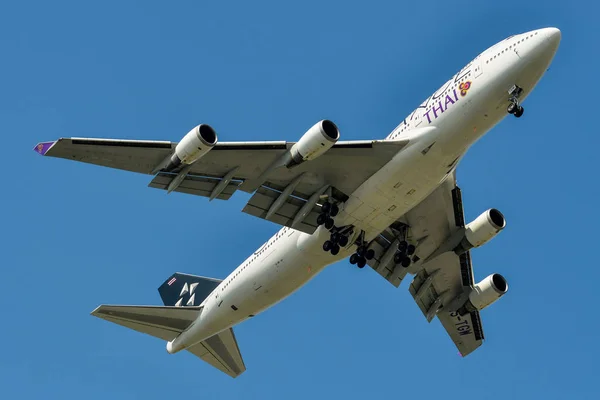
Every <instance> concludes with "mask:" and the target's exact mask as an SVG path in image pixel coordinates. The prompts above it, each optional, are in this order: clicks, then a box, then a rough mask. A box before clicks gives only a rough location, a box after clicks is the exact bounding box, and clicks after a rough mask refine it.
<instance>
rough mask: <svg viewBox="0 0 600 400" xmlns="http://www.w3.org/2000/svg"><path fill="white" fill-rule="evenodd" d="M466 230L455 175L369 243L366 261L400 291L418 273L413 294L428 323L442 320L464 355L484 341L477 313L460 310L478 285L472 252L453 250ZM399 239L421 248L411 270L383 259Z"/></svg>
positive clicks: (411, 287)
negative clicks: (370, 251) (369, 255)
mask: <svg viewBox="0 0 600 400" xmlns="http://www.w3.org/2000/svg"><path fill="white" fill-rule="evenodd" d="M464 226H465V221H464V211H463V204H462V195H461V190H460V188H459V187H458V186H457V185H456V178H455V175H454V172H453V173H452V175H451V176H450V177H448V179H447V180H446V181H445V182H444V183H443V184H442V185H440V186H439V187H438V188H437V189H436V190H435V191H434V192H432V193H431V194H430V195H429V196H428V197H427V198H426V199H425V200H423V201H422V202H421V203H420V204H418V205H417V206H416V207H414V208H413V209H412V210H411V211H409V212H408V213H407V214H406V215H404V216H403V217H402V218H401V219H400V220H398V221H397V222H396V223H395V224H392V226H390V227H389V228H388V229H387V230H386V231H384V232H383V233H382V234H381V235H380V236H379V237H378V238H376V239H375V241H374V242H373V243H371V246H370V247H371V248H373V249H374V250H375V254H376V256H375V258H373V259H372V260H370V261H368V263H369V265H370V266H371V267H372V268H373V269H374V270H375V271H377V272H378V273H379V274H380V275H381V276H383V277H384V278H385V279H386V280H388V281H389V282H390V283H391V284H392V285H394V286H396V287H398V286H399V285H400V283H401V282H402V280H403V279H404V277H405V276H406V275H407V274H409V273H410V274H413V275H414V279H413V281H412V283H411V285H410V288H409V291H410V293H411V295H412V296H413V298H414V300H415V302H416V304H417V305H418V307H419V308H420V309H421V311H422V312H423V315H424V316H425V317H426V319H427V321H429V322H431V321H432V319H433V318H434V317H435V316H437V317H438V319H439V320H440V322H441V323H442V326H443V327H444V329H445V330H446V331H447V333H448V335H449V336H450V338H451V339H452V341H453V342H454V344H455V345H456V347H457V348H458V350H459V352H460V354H461V355H462V356H466V355H467V354H469V353H471V352H473V351H474V350H475V349H477V348H478V347H479V346H481V344H482V343H483V339H484V335H483V327H482V324H481V318H480V315H479V312H478V311H473V312H471V313H468V314H464V315H459V314H458V312H457V309H458V308H459V307H460V306H461V305H463V304H464V302H465V301H466V300H467V298H468V294H469V292H470V291H471V289H472V287H473V285H474V281H473V268H472V265H471V255H470V252H469V251H467V252H464V253H462V254H461V255H460V256H459V255H457V254H456V253H455V252H454V251H452V250H453V249H454V248H455V247H456V245H458V242H456V241H457V240H459V239H460V238H461V237H462V236H461V235H460V233H461V231H464ZM399 237H400V238H401V237H406V238H407V239H408V241H409V242H411V243H415V244H416V246H417V250H416V253H415V256H414V257H413V263H412V265H411V266H410V267H408V268H404V267H402V266H401V265H396V264H395V263H394V262H393V260H390V259H389V257H387V258H385V254H386V252H387V251H388V250H389V249H390V248H394V246H396V248H397V245H398V242H399V240H400V239H399ZM453 242H456V243H453Z"/></svg>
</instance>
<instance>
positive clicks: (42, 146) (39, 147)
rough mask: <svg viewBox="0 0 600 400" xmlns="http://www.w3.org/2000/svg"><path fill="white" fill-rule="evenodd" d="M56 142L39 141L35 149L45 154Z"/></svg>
mask: <svg viewBox="0 0 600 400" xmlns="http://www.w3.org/2000/svg"><path fill="white" fill-rule="evenodd" d="M54 143H55V142H44V143H38V145H37V146H35V148H34V150H35V151H36V153H40V154H41V155H45V154H46V152H47V151H48V150H49V149H50V147H52V145H53V144H54Z"/></svg>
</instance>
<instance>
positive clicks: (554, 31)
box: [544, 28, 562, 50]
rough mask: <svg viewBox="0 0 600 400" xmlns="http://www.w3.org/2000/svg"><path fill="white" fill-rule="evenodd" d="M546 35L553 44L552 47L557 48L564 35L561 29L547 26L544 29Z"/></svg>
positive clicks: (547, 39)
mask: <svg viewBox="0 0 600 400" xmlns="http://www.w3.org/2000/svg"><path fill="white" fill-rule="evenodd" d="M544 36H546V41H547V42H548V43H549V44H550V45H551V47H552V48H554V49H555V50H556V49H557V48H558V45H559V43H560V39H561V37H562V35H561V33H560V29H558V28H546V29H544Z"/></svg>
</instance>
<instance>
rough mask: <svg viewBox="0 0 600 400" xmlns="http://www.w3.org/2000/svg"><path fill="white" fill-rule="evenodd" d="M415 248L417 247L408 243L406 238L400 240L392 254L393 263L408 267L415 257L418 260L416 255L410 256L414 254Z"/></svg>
mask: <svg viewBox="0 0 600 400" xmlns="http://www.w3.org/2000/svg"><path fill="white" fill-rule="evenodd" d="M416 249H417V248H416V247H415V246H414V245H412V244H409V243H408V242H407V241H406V240H402V241H400V243H398V251H396V254H394V263H395V264H397V265H402V266H403V267H404V268H408V267H410V264H411V263H412V262H413V260H414V259H415V258H416V259H417V260H418V258H417V257H416V256H415V257H412V258H411V256H412V255H413V254H415V250H416Z"/></svg>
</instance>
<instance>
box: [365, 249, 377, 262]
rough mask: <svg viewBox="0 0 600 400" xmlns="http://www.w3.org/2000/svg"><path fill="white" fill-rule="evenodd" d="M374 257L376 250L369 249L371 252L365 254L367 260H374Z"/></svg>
mask: <svg viewBox="0 0 600 400" xmlns="http://www.w3.org/2000/svg"><path fill="white" fill-rule="evenodd" d="M373 257H375V250H373V249H369V250H367V251H366V252H365V258H366V259H367V260H372V259H373Z"/></svg>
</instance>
